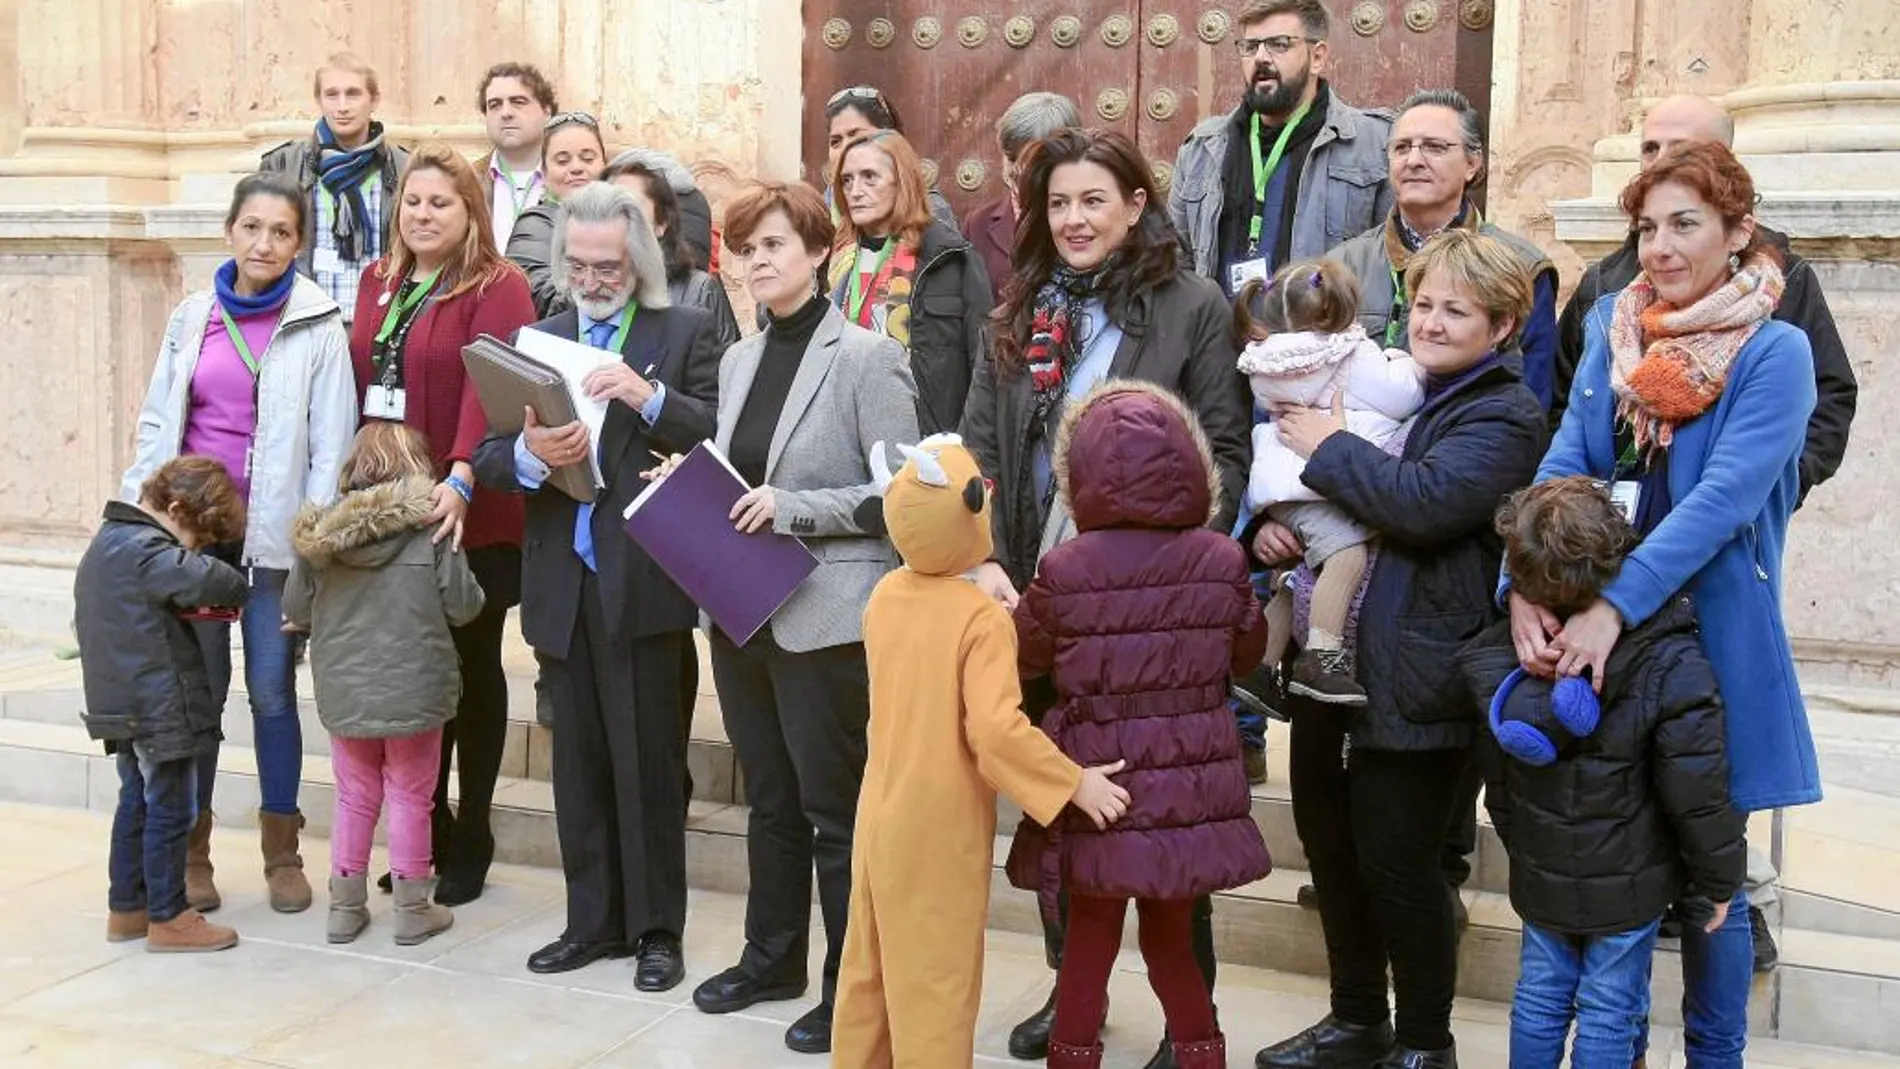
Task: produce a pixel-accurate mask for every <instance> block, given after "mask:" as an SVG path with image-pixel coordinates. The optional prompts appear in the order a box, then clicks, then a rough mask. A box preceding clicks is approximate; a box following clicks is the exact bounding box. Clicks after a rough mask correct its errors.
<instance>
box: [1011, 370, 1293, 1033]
mask: <svg viewBox="0 0 1900 1069" xmlns="http://www.w3.org/2000/svg"><path fill="white" fill-rule="evenodd" d="M1052 467H1053V469H1054V476H1055V480H1056V484H1057V488H1058V489H1059V491H1060V494H1059V498H1060V500H1059V501H1058V502H1057V504H1056V506H1055V507H1057V508H1065V509H1067V510H1068V512H1069V513H1070V516H1071V518H1072V519H1073V521H1074V524H1075V529H1076V530H1077V531H1078V532H1080V533H1078V534H1077V535H1076V536H1075V537H1074V538H1073V539H1072V540H1070V541H1068V542H1066V543H1064V544H1062V545H1060V546H1057V547H1056V548H1054V549H1052V550H1050V551H1049V552H1048V553H1047V554H1045V555H1044V556H1043V558H1042V562H1041V565H1040V570H1039V574H1038V575H1037V577H1036V580H1035V582H1034V583H1032V584H1030V587H1029V589H1028V591H1027V592H1025V593H1024V595H1023V598H1022V602H1021V603H1020V604H1019V605H1018V606H1017V608H1016V627H1017V632H1018V635H1019V636H1020V643H1021V648H1020V654H1019V657H1020V663H1021V666H1022V671H1023V674H1024V675H1025V676H1029V677H1033V676H1040V675H1049V676H1050V677H1051V679H1052V681H1053V682H1054V684H1055V689H1056V693H1057V695H1058V696H1059V699H1060V700H1059V701H1058V703H1057V705H1056V706H1055V708H1053V709H1051V710H1050V711H1049V713H1048V714H1047V715H1045V717H1044V718H1043V721H1042V728H1043V730H1044V731H1047V732H1048V733H1049V734H1050V736H1051V737H1052V738H1054V739H1055V741H1056V744H1057V745H1058V746H1060V747H1061V748H1062V751H1063V753H1065V754H1067V755H1068V756H1069V757H1070V758H1072V759H1073V760H1075V761H1076V762H1077V763H1079V764H1081V765H1084V766H1095V765H1104V764H1112V763H1113V762H1116V761H1125V762H1127V769H1126V771H1124V772H1122V773H1120V774H1118V775H1116V776H1115V777H1114V779H1115V780H1116V782H1118V783H1119V784H1120V785H1121V786H1123V787H1126V788H1127V789H1128V792H1129V794H1130V795H1131V796H1132V797H1133V802H1132V803H1131V805H1130V807H1129V809H1128V812H1127V814H1126V815H1125V816H1124V817H1123V818H1122V820H1121V821H1120V822H1119V823H1117V824H1116V825H1114V827H1112V828H1110V829H1108V830H1106V831H1098V830H1097V829H1096V828H1095V826H1094V824H1092V823H1091V822H1090V821H1089V820H1088V819H1087V818H1086V817H1083V816H1082V815H1081V814H1080V813H1077V812H1075V811H1074V810H1070V811H1067V812H1065V813H1064V814H1063V816H1062V817H1061V818H1060V820H1059V821H1058V824H1057V827H1056V828H1055V829H1054V834H1053V843H1052V846H1051V849H1053V850H1055V851H1057V852H1058V853H1059V855H1060V863H1061V881H1062V887H1063V889H1064V890H1066V891H1067V892H1068V895H1069V921H1068V938H1067V945H1066V947H1065V948H1064V951H1063V955H1062V968H1061V973H1060V975H1059V977H1058V979H1057V982H1056V1018H1055V1026H1054V1028H1053V1029H1052V1030H1051V1039H1050V1043H1049V1065H1050V1069H1071V1067H1073V1069H1093V1067H1095V1066H1099V1065H1100V1064H1101V1059H1102V1045H1101V1043H1100V1042H1098V1040H1097V1036H1098V1033H1099V1031H1100V1029H1101V1024H1102V1015H1103V1013H1104V1011H1105V1008H1106V999H1107V988H1108V976H1109V971H1110V969H1111V968H1112V967H1113V965H1114V961H1115V955H1116V954H1117V953H1118V952H1119V951H1120V949H1121V933H1122V918H1123V915H1124V913H1125V912H1126V909H1127V905H1128V900H1129V899H1131V898H1132V899H1134V900H1135V908H1136V910H1137V911H1138V912H1139V914H1140V918H1141V955H1142V959H1143V961H1145V962H1146V963H1147V966H1148V982H1149V984H1150V985H1151V986H1152V987H1153V988H1154V990H1155V994H1156V996H1158V997H1159V998H1160V1000H1161V1006H1162V1010H1163V1012H1164V1013H1165V1014H1166V1016H1167V1022H1168V1035H1169V1037H1170V1038H1171V1040H1172V1041H1173V1044H1174V1059H1175V1065H1176V1066H1177V1067H1178V1069H1211V1067H1216V1066H1224V1065H1226V1043H1225V1041H1224V1040H1223V1039H1222V1037H1221V1034H1220V1030H1219V1027H1218V1025H1217V1024H1216V1023H1215V1020H1214V1007H1213V1000H1212V997H1211V995H1210V994H1209V992H1208V990H1207V983H1206V981H1205V980H1204V979H1203V978H1202V976H1201V971H1200V968H1199V967H1198V966H1197V965H1196V964H1195V960H1194V953H1193V949H1192V946H1191V941H1190V937H1189V932H1190V915H1191V911H1192V908H1193V901H1194V899H1195V898H1196V897H1199V896H1201V895H1207V894H1211V893H1213V892H1215V891H1220V890H1226V889H1228V888H1232V887H1238V886H1240V885H1242V884H1246V883H1251V882H1252V881H1254V880H1258V879H1260V878H1261V877H1263V876H1265V875H1266V874H1267V872H1268V871H1269V870H1270V869H1271V868H1272V862H1271V861H1270V860H1269V859H1268V857H1267V845H1266V842H1265V841H1264V840H1263V839H1262V838H1261V837H1260V829H1259V827H1258V826H1257V825H1255V824H1254V822H1253V818H1252V815H1251V808H1252V801H1251V798H1250V797H1249V794H1248V790H1247V774H1246V771H1245V769H1244V768H1243V767H1242V765H1241V760H1240V736H1239V733H1238V731H1237V730H1236V728H1235V725H1234V716H1233V713H1232V712H1231V711H1230V710H1229V709H1228V706H1227V691H1228V685H1229V682H1230V680H1231V679H1232V677H1233V676H1234V675H1236V674H1239V673H1243V672H1246V671H1247V670H1249V669H1251V668H1252V667H1253V666H1254V665H1257V664H1259V663H1260V657H1261V654H1262V652H1263V651H1264V650H1265V648H1266V640H1267V631H1266V625H1265V621H1264V620H1263V618H1262V616H1261V614H1260V605H1259V602H1258V601H1256V600H1255V598H1254V593H1253V587H1252V585H1251V584H1250V582H1249V578H1248V572H1247V557H1246V554H1245V552H1244V551H1243V550H1242V549H1241V547H1240V545H1239V543H1237V542H1235V541H1233V540H1232V539H1230V538H1228V537H1226V536H1225V535H1223V534H1220V533H1218V532H1215V531H1211V530H1208V529H1207V526H1206V525H1207V523H1208V521H1209V520H1210V519H1211V518H1212V517H1213V516H1214V513H1215V511H1216V507H1217V505H1218V496H1219V494H1220V483H1219V480H1218V476H1217V475H1216V474H1215V469H1214V462H1213V457H1212V455H1211V453H1210V451H1209V449H1208V444H1207V439H1206V437H1205V436H1204V435H1203V434H1202V433H1201V431H1200V427H1199V424H1198V423H1197V422H1196V421H1195V419H1194V417H1193V415H1192V414H1191V413H1190V412H1189V411H1188V409H1187V406H1186V405H1185V404H1183V403H1182V402H1181V401H1180V400H1179V399H1178V398H1176V397H1175V396H1174V395H1173V394H1170V393H1168V392H1167V391H1165V390H1162V389H1160V388H1159V387H1156V386H1152V385H1150V384H1147V383H1144V382H1136V381H1133V380H1113V381H1110V382H1107V383H1105V384H1103V385H1102V386H1100V387H1098V388H1096V389H1095V390H1094V391H1093V392H1092V393H1090V394H1088V395H1087V396H1086V397H1084V398H1082V399H1081V400H1080V401H1078V402H1075V403H1074V404H1072V405H1071V406H1070V408H1069V411H1068V413H1067V414H1066V415H1065V416H1064V418H1063V420H1062V426H1061V430H1060V432H1059V433H1058V435H1057V437H1056V444H1055V454H1054V457H1053V464H1052Z"/></svg>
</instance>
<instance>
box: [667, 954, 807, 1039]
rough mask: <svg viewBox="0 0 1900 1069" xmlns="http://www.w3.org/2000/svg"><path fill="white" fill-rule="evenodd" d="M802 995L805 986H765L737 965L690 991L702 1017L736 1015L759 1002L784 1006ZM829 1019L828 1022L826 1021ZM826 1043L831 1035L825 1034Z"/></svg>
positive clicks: (796, 984)
mask: <svg viewBox="0 0 1900 1069" xmlns="http://www.w3.org/2000/svg"><path fill="white" fill-rule="evenodd" d="M804 993H805V982H804V981H802V980H801V981H799V982H798V983H795V984H765V983H761V982H759V981H757V980H754V979H753V978H752V977H750V976H747V975H746V973H745V971H744V970H742V969H740V968H739V967H738V966H737V965H734V966H733V967H732V968H730V969H727V970H726V971H725V972H722V973H720V974H719V975H718V976H715V977H713V978H712V979H710V980H708V981H706V982H705V983H703V984H700V985H699V986H698V987H697V988H694V989H693V1005H695V1006H697V1007H699V1012H701V1013H737V1012H738V1011H740V1010H743V1009H745V1008H746V1007H747V1006H750V1005H752V1004H754V1003H758V1002H783V1001H785V1000H786V999H794V998H798V997H799V996H801V995H803V994H804ZM828 1020H829V1018H827V1021H828ZM826 1037H827V1040H829V1037H830V1032H829V1031H827V1032H826Z"/></svg>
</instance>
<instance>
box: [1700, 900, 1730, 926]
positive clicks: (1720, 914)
mask: <svg viewBox="0 0 1900 1069" xmlns="http://www.w3.org/2000/svg"><path fill="white" fill-rule="evenodd" d="M1727 920H1728V903H1727V902H1717V903H1716V904H1715V916H1714V917H1712V918H1710V919H1709V923H1707V924H1705V925H1703V926H1702V930H1703V931H1705V932H1709V933H1711V934H1713V933H1714V932H1715V930H1716V929H1718V928H1720V927H1722V924H1723V922H1725V921H1727Z"/></svg>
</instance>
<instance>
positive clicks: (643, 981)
mask: <svg viewBox="0 0 1900 1069" xmlns="http://www.w3.org/2000/svg"><path fill="white" fill-rule="evenodd" d="M633 959H634V963H633V986H634V987H636V988H638V989H640V990H641V991H671V990H673V989H674V988H676V987H678V986H679V983H680V981H681V980H684V979H686V958H685V956H684V955H682V954H681V953H680V939H679V936H677V935H674V934H672V933H671V932H649V933H647V934H646V935H645V936H642V937H641V939H640V943H639V945H638V946H636V947H635V948H634V950H633Z"/></svg>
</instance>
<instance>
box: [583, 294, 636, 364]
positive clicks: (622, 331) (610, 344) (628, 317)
mask: <svg viewBox="0 0 1900 1069" xmlns="http://www.w3.org/2000/svg"><path fill="white" fill-rule="evenodd" d="M639 314H640V306H639V305H636V304H634V303H633V302H632V301H628V302H627V304H626V307H624V308H622V309H620V325H619V326H617V327H615V328H614V336H613V337H612V338H609V339H608V340H607V351H609V352H616V353H617V352H619V351H620V350H621V348H622V347H623V346H625V345H626V344H627V330H628V328H630V327H632V326H633V317H634V316H637V315H639ZM580 340H582V341H584V342H586V341H587V339H580ZM589 344H591V342H589Z"/></svg>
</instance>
